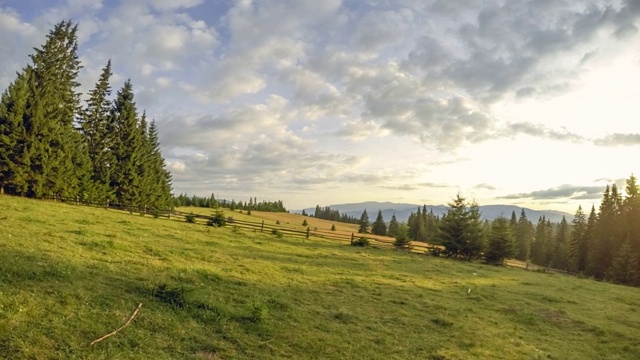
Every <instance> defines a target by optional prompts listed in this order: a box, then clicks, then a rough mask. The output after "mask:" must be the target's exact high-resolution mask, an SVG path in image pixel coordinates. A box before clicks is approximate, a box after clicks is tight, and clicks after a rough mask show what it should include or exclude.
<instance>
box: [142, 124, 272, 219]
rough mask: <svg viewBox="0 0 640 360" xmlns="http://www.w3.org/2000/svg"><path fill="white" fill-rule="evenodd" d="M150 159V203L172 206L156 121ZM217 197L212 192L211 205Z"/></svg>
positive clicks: (150, 137)
mask: <svg viewBox="0 0 640 360" xmlns="http://www.w3.org/2000/svg"><path fill="white" fill-rule="evenodd" d="M147 146H148V151H149V153H148V161H149V171H150V181H149V186H150V189H151V191H150V194H151V198H150V199H148V201H149V202H148V204H149V205H150V206H151V207H155V208H161V209H164V208H168V207H170V206H171V173H170V172H169V171H168V170H167V169H166V164H165V160H164V157H162V153H161V151H160V140H159V138H158V127H157V126H156V122H155V121H151V124H150V125H149V131H148V137H147ZM215 203H216V201H215V198H214V197H213V194H211V204H210V206H215V205H213V204H215ZM283 210H285V209H284V206H283V205H282V203H281V202H280V207H279V209H278V211H283Z"/></svg>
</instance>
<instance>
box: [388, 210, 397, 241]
mask: <svg viewBox="0 0 640 360" xmlns="http://www.w3.org/2000/svg"><path fill="white" fill-rule="evenodd" d="M398 226H399V224H398V219H397V218H396V214H393V215H392V216H391V221H390V222H389V229H388V230H387V234H388V235H389V236H391V237H396V234H397V233H398Z"/></svg>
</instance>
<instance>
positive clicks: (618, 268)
mask: <svg viewBox="0 0 640 360" xmlns="http://www.w3.org/2000/svg"><path fill="white" fill-rule="evenodd" d="M606 278H607V280H609V281H613V282H615V283H618V284H623V285H638V282H639V280H640V274H639V273H638V263H637V257H636V254H634V253H633V252H632V251H631V246H630V245H629V242H628V241H624V242H623V243H622V246H621V247H620V249H619V250H618V252H617V254H616V255H615V257H614V258H613V261H612V262H611V265H610V266H609V269H608V270H607V273H606Z"/></svg>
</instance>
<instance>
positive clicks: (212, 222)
mask: <svg viewBox="0 0 640 360" xmlns="http://www.w3.org/2000/svg"><path fill="white" fill-rule="evenodd" d="M207 225H209V226H218V227H220V226H225V225H227V218H225V217H224V211H222V209H220V208H217V209H216V211H214V213H213V216H211V218H210V219H209V221H207Z"/></svg>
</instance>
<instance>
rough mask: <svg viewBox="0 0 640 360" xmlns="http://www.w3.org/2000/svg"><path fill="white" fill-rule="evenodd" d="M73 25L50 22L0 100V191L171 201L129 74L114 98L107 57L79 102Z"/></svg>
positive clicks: (153, 134)
mask: <svg viewBox="0 0 640 360" xmlns="http://www.w3.org/2000/svg"><path fill="white" fill-rule="evenodd" d="M77 33H78V25H77V24H72V23H71V22H70V21H62V22H60V23H58V24H57V25H55V26H54V28H53V29H52V30H51V31H50V32H49V34H48V35H47V39H46V41H45V43H44V45H42V46H41V47H40V48H35V49H34V51H35V52H34V53H33V54H32V55H30V60H31V61H30V63H29V64H28V65H27V66H26V67H25V68H23V69H22V70H21V71H20V72H18V73H17V75H16V78H15V80H14V81H13V82H12V83H11V84H10V85H9V87H8V88H7V89H6V90H5V91H4V93H3V94H2V98H1V99H0V193H3V194H10V195H19V196H28V197H35V198H42V197H61V198H73V199H77V200H81V201H87V202H99V203H105V202H110V203H118V204H126V205H133V206H147V207H149V208H168V207H171V205H172V201H171V174H170V173H169V172H168V171H167V170H166V166H165V160H164V158H163V157H162V154H161V152H160V144H159V139H158V128H157V125H156V123H155V122H154V121H153V120H152V121H148V120H147V118H146V115H145V113H144V112H142V113H140V112H139V111H138V109H137V108H136V103H135V100H134V92H133V85H132V83H131V81H130V80H127V81H126V82H125V83H124V85H123V86H122V88H120V89H119V90H118V91H117V92H116V94H115V98H112V97H111V85H110V82H109V81H110V77H111V75H112V72H111V62H110V61H107V63H106V65H105V67H104V68H103V69H102V73H101V75H100V78H99V79H98V82H97V83H96V84H95V87H94V88H93V89H92V90H90V91H89V93H88V94H87V99H86V100H85V101H83V100H82V95H81V94H80V93H79V92H78V88H79V86H80V83H78V81H77V79H78V74H79V72H80V70H81V69H82V65H81V64H80V61H79V58H78V38H77Z"/></svg>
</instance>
